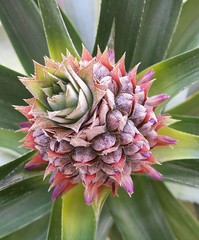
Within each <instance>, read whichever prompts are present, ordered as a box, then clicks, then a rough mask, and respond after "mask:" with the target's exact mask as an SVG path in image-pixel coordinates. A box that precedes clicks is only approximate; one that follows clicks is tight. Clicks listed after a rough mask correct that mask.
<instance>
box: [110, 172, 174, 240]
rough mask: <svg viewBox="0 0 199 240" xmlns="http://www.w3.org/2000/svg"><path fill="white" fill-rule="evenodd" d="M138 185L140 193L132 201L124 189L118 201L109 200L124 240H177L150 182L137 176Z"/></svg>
mask: <svg viewBox="0 0 199 240" xmlns="http://www.w3.org/2000/svg"><path fill="white" fill-rule="evenodd" d="M134 184H135V190H136V191H135V193H134V194H133V196H132V197H131V198H129V196H128V195H127V194H126V193H125V192H124V191H123V190H120V191H119V197H118V198H112V197H109V198H108V207H109V210H110V212H111V215H112V216H113V218H114V221H115V224H116V226H117V228H118V229H119V231H120V233H121V235H122V239H124V240H125V239H126V240H127V239H147V240H150V239H162V240H163V239H165V240H167V239H171V240H172V239H175V237H174V235H173V232H172V230H171V227H170V226H169V224H168V222H167V220H166V219H165V216H164V212H163V210H162V208H161V205H160V203H159V200H158V198H157V196H156V194H155V192H154V191H153V188H152V186H151V184H150V180H149V179H148V178H145V177H143V176H142V177H135V178H134ZM153 206H154V207H155V211H152V208H153Z"/></svg>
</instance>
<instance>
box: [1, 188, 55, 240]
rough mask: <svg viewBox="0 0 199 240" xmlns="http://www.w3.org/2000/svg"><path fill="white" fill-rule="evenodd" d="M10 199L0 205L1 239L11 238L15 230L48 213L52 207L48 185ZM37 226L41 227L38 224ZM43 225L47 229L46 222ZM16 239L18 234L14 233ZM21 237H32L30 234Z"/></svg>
mask: <svg viewBox="0 0 199 240" xmlns="http://www.w3.org/2000/svg"><path fill="white" fill-rule="evenodd" d="M25 187H26V185H21V188H25ZM8 195H9V194H8ZM11 197H12V196H10V198H11ZM10 201H11V202H6V203H5V204H3V205H2V204H1V207H0V238H1V239H9V235H11V234H13V235H14V232H15V231H19V230H20V229H22V228H24V227H26V226H28V225H30V224H31V223H34V222H35V221H37V220H39V219H41V218H43V217H44V216H46V215H48V213H49V211H50V208H51V201H50V194H49V193H48V191H47V186H43V187H41V188H39V189H36V190H33V191H30V192H28V193H27V194H25V195H23V196H20V195H19V196H18V197H17V198H16V199H10ZM37 227H38V229H40V226H39V225H38V224H37ZM43 227H44V229H43V231H44V230H46V224H44V226H43ZM33 234H34V233H33ZM3 237H5V238H3ZM14 239H18V238H17V236H15V235H14ZM19 239H32V238H31V236H30V238H29V237H28V238H24V237H23V238H19Z"/></svg>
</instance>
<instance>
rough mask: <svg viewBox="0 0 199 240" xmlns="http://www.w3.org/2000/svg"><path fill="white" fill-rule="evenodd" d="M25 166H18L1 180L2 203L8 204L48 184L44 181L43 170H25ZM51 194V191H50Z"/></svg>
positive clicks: (0, 195) (0, 198)
mask: <svg viewBox="0 0 199 240" xmlns="http://www.w3.org/2000/svg"><path fill="white" fill-rule="evenodd" d="M23 168H24V167H23V166H20V167H17V168H16V169H14V170H13V171H12V172H11V173H10V174H9V175H7V176H6V177H5V178H3V179H2V180H1V181H0V204H1V205H3V204H7V203H8V202H11V201H13V200H14V199H17V198H19V197H22V196H24V195H25V194H27V193H28V192H31V191H33V190H35V189H38V188H39V187H41V186H42V185H48V184H46V182H44V181H43V172H41V171H40V172H37V171H35V172H31V173H29V172H27V171H26V172H25V171H24V170H23ZM49 194H50V193H49Z"/></svg>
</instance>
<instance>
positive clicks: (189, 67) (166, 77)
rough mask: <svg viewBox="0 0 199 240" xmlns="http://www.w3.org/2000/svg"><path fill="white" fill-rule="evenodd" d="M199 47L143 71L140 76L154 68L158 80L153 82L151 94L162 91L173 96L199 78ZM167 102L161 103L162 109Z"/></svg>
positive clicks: (159, 108)
mask: <svg viewBox="0 0 199 240" xmlns="http://www.w3.org/2000/svg"><path fill="white" fill-rule="evenodd" d="M198 62H199V49H194V50H192V51H190V52H186V53H184V54H181V55H179V56H176V57H174V58H170V59H168V60H165V61H162V62H160V63H157V64H154V65H152V66H150V67H149V68H147V69H145V70H144V71H142V72H141V73H140V74H139V75H138V76H139V78H140V77H141V76H143V74H144V73H146V72H147V71H149V70H150V69H152V70H153V71H154V72H155V78H156V81H155V82H154V83H153V85H152V87H151V89H150V92H149V94H150V95H156V94H158V93H160V92H162V93H166V94H168V95H169V96H170V97H171V98H172V97H174V96H175V95H176V94H177V93H179V92H181V91H182V90H184V89H185V88H188V87H189V86H190V85H191V84H192V83H194V82H196V81H198V79H199V67H198ZM165 104H166V103H163V104H161V106H160V107H158V108H157V110H159V111H160V110H161V109H162V108H163V107H164V106H165Z"/></svg>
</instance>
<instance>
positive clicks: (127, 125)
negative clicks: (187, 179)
mask: <svg viewBox="0 0 199 240" xmlns="http://www.w3.org/2000/svg"><path fill="white" fill-rule="evenodd" d="M62 58H63V61H62V62H55V61H53V60H51V59H49V58H47V57H45V66H42V65H40V64H38V63H35V74H34V76H32V77H30V78H20V80H21V81H22V83H23V84H24V85H25V86H26V88H27V89H28V90H29V91H30V92H31V93H32V95H33V98H32V99H28V100H26V102H27V103H28V106H17V107H16V109H17V110H18V111H20V112H21V113H23V114H24V115H25V116H26V117H27V118H28V122H24V123H21V127H22V131H24V132H27V135H26V137H25V138H24V139H23V140H22V141H23V146H24V147H26V148H31V149H35V150H38V154H37V155H36V156H35V157H34V158H33V159H32V160H31V161H30V162H28V163H27V164H26V165H25V168H26V169H33V168H36V167H38V166H40V165H42V164H47V167H46V170H45V176H47V175H48V174H50V173H51V177H50V184H51V188H52V187H54V191H53V194H52V198H53V199H55V198H57V197H58V196H59V195H60V194H62V193H63V192H66V191H68V190H70V189H71V188H73V187H74V186H76V185H77V184H78V183H82V184H83V185H84V187H85V193H84V195H85V201H86V203H87V204H91V203H92V201H93V200H94V199H95V198H96V197H97V196H98V194H99V192H100V189H101V187H102V186H107V187H109V188H111V190H112V193H113V195H116V194H117V190H118V187H119V186H121V187H123V188H124V189H125V190H126V192H127V193H128V194H129V195H131V194H132V193H133V192H134V189H133V180H132V177H131V174H132V173H145V174H147V175H149V176H151V177H153V178H155V179H158V180H160V179H161V178H162V176H161V174H160V173H159V172H157V171H156V170H155V169H154V168H153V167H152V164H154V163H158V162H157V161H158V159H154V157H153V155H152V153H151V149H152V148H154V147H156V146H167V145H170V144H175V142H176V141H175V140H174V139H172V138H170V137H167V136H161V135H158V133H157V130H158V129H159V128H160V127H162V126H164V125H165V124H166V123H165V122H167V121H166V120H167V119H168V118H169V116H167V115H162V116H156V115H155V113H154V110H155V108H156V107H157V106H158V105H159V104H161V103H162V102H164V101H165V100H167V99H168V96H167V95H166V94H164V93H162V94H159V95H156V96H152V97H148V92H149V89H150V87H151V85H152V83H153V81H154V79H153V76H154V72H153V71H152V70H150V71H148V72H147V73H146V74H145V75H144V76H143V77H142V78H141V79H140V80H137V79H136V77H137V68H138V65H136V66H135V67H134V68H133V69H132V70H131V71H130V72H128V73H127V72H126V70H125V65H124V60H125V58H124V56H123V57H122V58H121V59H120V60H119V61H118V62H117V63H115V60H114V52H113V51H112V50H105V52H104V53H101V52H100V50H98V54H97V56H96V57H95V58H93V57H92V56H91V55H90V54H89V53H88V51H87V50H86V49H84V50H83V54H82V58H81V61H79V62H78V61H77V60H76V59H75V58H74V57H73V56H72V55H71V54H70V53H67V55H66V56H62Z"/></svg>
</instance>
